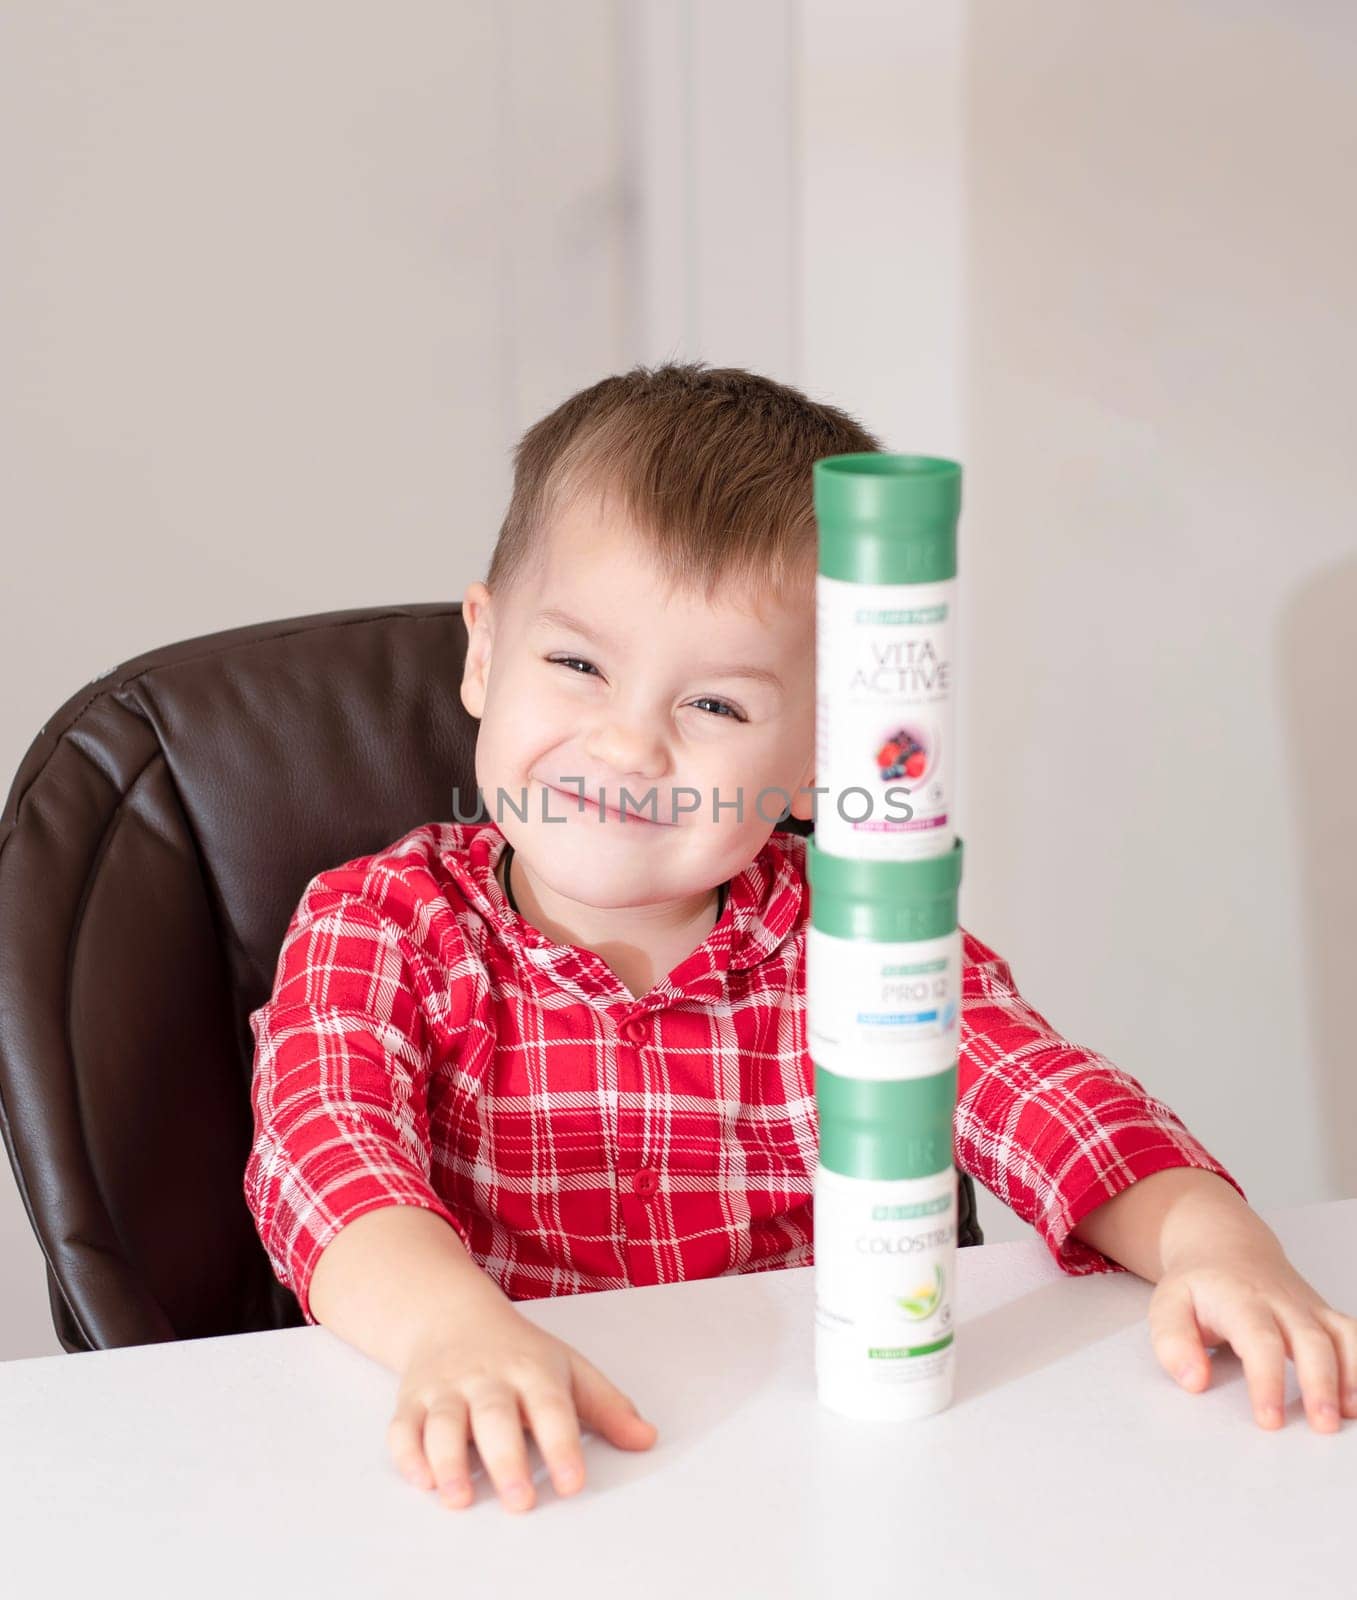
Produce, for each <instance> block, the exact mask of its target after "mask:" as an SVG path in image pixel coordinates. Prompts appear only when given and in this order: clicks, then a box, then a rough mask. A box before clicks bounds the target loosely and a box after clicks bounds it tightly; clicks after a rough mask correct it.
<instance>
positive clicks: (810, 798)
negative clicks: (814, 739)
mask: <svg viewBox="0 0 1357 1600" xmlns="http://www.w3.org/2000/svg"><path fill="white" fill-rule="evenodd" d="M814 782H815V758H814V757H813V756H812V758H811V759H810V760H809V761H808V762H807V763H806V770H805V771H804V772H803V773H802V774H801V783H800V787H799V788H797V789H796V790H795V791H794V792H793V794H792V815H793V816H794V817H795V818H796V819H797V821H798V822H809V821H810V820H811V818H812V816H813V815H814V814H815V813H814V808H815V796H814V795H813V794H812V793H811V792H810V790H811V786H812V784H814Z"/></svg>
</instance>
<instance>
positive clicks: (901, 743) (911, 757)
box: [876, 728, 928, 783]
mask: <svg viewBox="0 0 1357 1600" xmlns="http://www.w3.org/2000/svg"><path fill="white" fill-rule="evenodd" d="M876 767H877V771H878V772H879V773H880V774H881V780H882V782H883V783H887V782H890V781H891V780H892V779H894V778H922V777H923V775H924V773H925V772H927V771H928V752H927V750H926V749H925V748H924V745H923V741H922V740H921V739H920V738H919V737H918V735H917V734H915V733H914V732H913V731H912V730H911V729H909V728H897V729H896V731H895V732H894V733H892V734H890V735H889V736H888V737H887V739H886V741H885V743H884V744H882V746H881V748H880V749H879V750H878V751H877V753H876Z"/></svg>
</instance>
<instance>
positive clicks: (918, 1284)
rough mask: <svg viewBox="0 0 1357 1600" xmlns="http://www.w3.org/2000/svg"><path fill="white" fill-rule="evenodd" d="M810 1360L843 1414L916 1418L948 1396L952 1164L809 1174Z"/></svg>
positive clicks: (953, 1264)
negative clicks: (878, 1174) (881, 1175)
mask: <svg viewBox="0 0 1357 1600" xmlns="http://www.w3.org/2000/svg"><path fill="white" fill-rule="evenodd" d="M814 1229H815V1365H816V1373H817V1379H818V1382H819V1385H820V1388H821V1394H822V1398H824V1399H825V1400H826V1403H828V1404H831V1405H833V1406H834V1408H835V1409H841V1410H844V1411H846V1412H848V1413H850V1414H853V1415H860V1416H870V1415H881V1416H892V1415H894V1416H901V1415H910V1416H914V1415H924V1414H925V1413H927V1412H928V1411H933V1410H940V1409H941V1408H942V1407H943V1406H945V1405H948V1404H949V1403H950V1401H951V1399H952V1387H953V1381H954V1375H955V1349H954V1346H953V1316H954V1306H953V1284H954V1281H955V1275H956V1230H957V1213H956V1170H955V1168H953V1167H951V1166H949V1167H948V1168H947V1170H946V1171H945V1172H940V1173H938V1174H936V1175H935V1176H934V1177H930V1178H901V1179H891V1180H882V1179H873V1178H849V1177H845V1176H844V1175H843V1174H841V1173H837V1172H831V1171H829V1170H828V1168H826V1167H824V1166H821V1165H819V1164H818V1163H817V1166H816V1171H815V1201H814Z"/></svg>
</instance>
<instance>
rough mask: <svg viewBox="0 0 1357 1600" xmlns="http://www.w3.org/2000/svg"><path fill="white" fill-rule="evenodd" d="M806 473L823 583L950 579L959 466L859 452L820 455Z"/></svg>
mask: <svg viewBox="0 0 1357 1600" xmlns="http://www.w3.org/2000/svg"><path fill="white" fill-rule="evenodd" d="M811 472H812V479H813V483H814V491H815V519H816V521H817V523H818V524H819V529H820V571H821V573H822V574H823V575H824V576H825V577H826V578H841V579H844V580H846V581H847V582H849V583H937V582H940V581H941V580H942V579H944V578H954V577H956V525H957V517H958V516H959V515H960V513H961V467H960V465H959V463H957V462H955V461H947V460H945V459H944V458H943V457H942V456H898V455H888V454H886V453H885V452H884V451H879V450H878V451H873V450H864V451H857V452H854V453H852V454H849V455H842V456H822V457H821V458H820V460H818V461H817V462H815V463H814V466H813V467H812V469H811Z"/></svg>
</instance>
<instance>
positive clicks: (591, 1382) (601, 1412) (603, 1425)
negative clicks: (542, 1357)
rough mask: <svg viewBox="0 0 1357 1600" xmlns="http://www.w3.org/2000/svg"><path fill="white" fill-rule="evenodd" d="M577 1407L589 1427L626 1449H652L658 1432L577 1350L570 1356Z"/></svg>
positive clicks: (580, 1416)
mask: <svg viewBox="0 0 1357 1600" xmlns="http://www.w3.org/2000/svg"><path fill="white" fill-rule="evenodd" d="M570 1373H571V1381H572V1385H573V1389H574V1395H575V1408H576V1410H577V1411H578V1413H579V1419H580V1421H581V1422H582V1423H583V1424H584V1426H585V1427H586V1428H592V1429H593V1430H594V1432H596V1433H600V1434H602V1436H603V1437H604V1438H605V1439H607V1440H608V1441H609V1443H611V1444H615V1445H617V1446H618V1447H619V1448H621V1449H623V1450H649V1449H650V1447H651V1445H652V1444H654V1443H655V1436H656V1434H657V1432H658V1429H657V1428H656V1427H655V1424H654V1423H653V1422H647V1421H646V1419H645V1418H644V1417H643V1416H642V1415H641V1413H640V1412H639V1411H638V1410H637V1409H636V1407H635V1406H634V1405H633V1404H632V1403H631V1401H630V1400H629V1399H628V1398H627V1396H626V1395H624V1394H623V1393H622V1391H621V1390H620V1389H619V1388H618V1387H617V1385H616V1384H615V1383H612V1382H610V1381H609V1380H608V1379H607V1378H605V1377H604V1376H603V1374H602V1373H601V1372H600V1371H599V1370H598V1368H597V1367H596V1366H594V1365H593V1364H592V1362H589V1361H586V1360H585V1358H584V1357H583V1356H582V1355H580V1354H579V1353H578V1352H577V1351H572V1352H571V1356H570Z"/></svg>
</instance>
